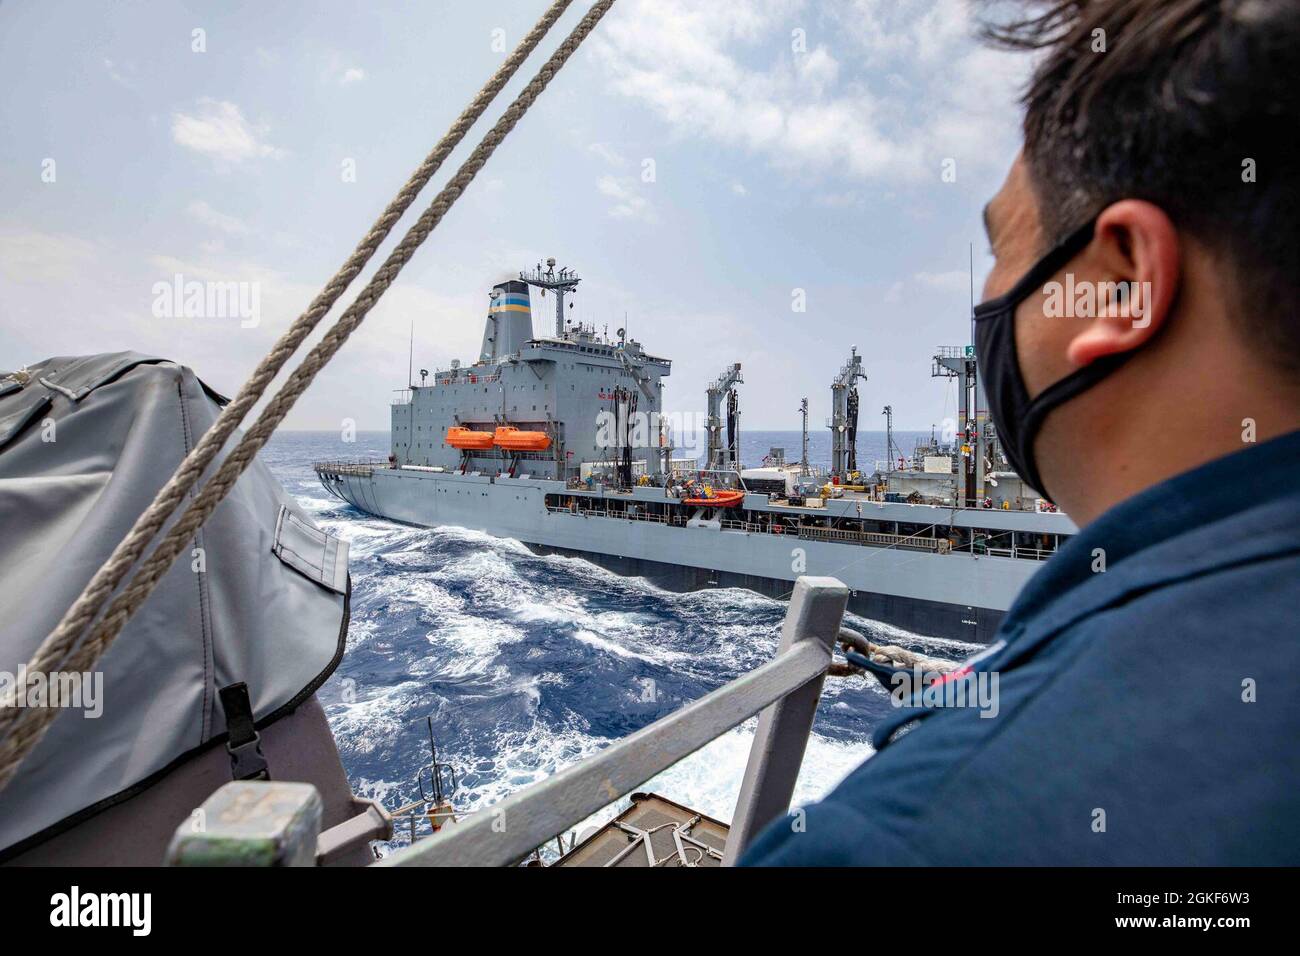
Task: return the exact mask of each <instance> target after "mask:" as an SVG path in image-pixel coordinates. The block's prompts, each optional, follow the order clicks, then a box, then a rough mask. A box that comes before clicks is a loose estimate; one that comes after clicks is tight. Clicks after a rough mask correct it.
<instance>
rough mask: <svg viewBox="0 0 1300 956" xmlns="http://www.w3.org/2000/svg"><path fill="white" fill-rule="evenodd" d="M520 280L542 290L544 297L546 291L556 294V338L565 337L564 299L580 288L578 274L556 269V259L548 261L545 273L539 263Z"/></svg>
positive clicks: (520, 276) (570, 270)
mask: <svg viewBox="0 0 1300 956" xmlns="http://www.w3.org/2000/svg"><path fill="white" fill-rule="evenodd" d="M519 278H520V279H521V280H522V281H524V282H527V283H528V284H529V285H533V286H537V288H539V289H541V290H542V295H546V290H547V289H550V290H551V291H553V292H554V293H555V337H556V338H557V339H559V338H563V337H564V297H565V295H566V294H568V293H570V292H573V291H574V290H575V289H577V288H578V283H579V282H581V281H582V280H581V279H579V278H578V274H577V273H576V272H574V271H573V270H572V269H569V268H561V269H558V270H557V269H556V268H555V257H554V256H552V257H551V258H549V259H547V260H546V269H545V271H543V269H542V264H541V263H540V262H539V263H538V264H537V268H535V269H534V270H533V271H532V272H521V273H519Z"/></svg>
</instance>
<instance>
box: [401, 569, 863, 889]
mask: <svg viewBox="0 0 1300 956" xmlns="http://www.w3.org/2000/svg"><path fill="white" fill-rule="evenodd" d="M848 595H849V592H848V588H846V587H845V586H844V585H843V584H841V583H840V582H839V581H837V580H835V579H834V578H814V577H805V578H800V579H799V580H798V581H797V582H796V583H795V589H794V593H793V594H792V595H791V600H790V607H789V610H788V611H787V612H786V616H785V623H784V624H783V626H782V630H781V643H780V646H779V647H778V649H777V654H776V657H775V658H774V659H773V660H771V661H769V662H768V663H766V664H764V665H762V666H761V667H758V668H757V669H755V670H753V671H750V672H749V673H748V674H745V675H744V676H742V677H738V678H737V679H736V680H734V681H732V682H731V683H729V684H727V685H725V686H723V687H720V688H718V689H717V690H715V691H713V692H712V693H711V694H707V695H706V696H704V697H701V698H700V699H699V700H697V701H694V702H692V703H690V704H687V705H686V706H685V707H683V708H682V709H681V710H678V711H676V712H674V713H672V714H669V715H668V716H667V717H664V718H662V719H660V720H657V721H655V722H654V723H653V724H651V725H650V726H648V727H644V728H642V729H641V730H638V731H637V732H636V733H634V734H632V735H630V736H628V737H624V738H623V739H622V740H620V741H618V742H617V743H615V744H613V745H611V746H609V747H607V748H606V749H605V750H602V751H601V752H600V753H598V754H596V755H595V756H593V757H589V758H587V759H586V760H583V761H581V762H580V763H577V764H575V765H573V766H572V767H568V768H566V769H564V770H561V771H560V772H559V773H557V774H555V775H554V776H552V777H548V778H547V779H546V780H543V781H541V782H539V783H536V784H534V785H532V786H531V787H528V788H527V789H525V790H521V791H519V792H518V793H514V794H511V795H510V796H509V797H507V798H506V799H504V800H502V801H501V802H499V803H497V804H494V805H493V806H491V807H489V808H487V809H485V810H483V811H480V812H478V813H475V814H473V815H472V816H470V817H469V818H468V819H467V820H465V821H464V822H462V823H457V824H456V825H455V826H452V827H448V828H447V829H445V830H444V831H443V832H441V833H439V834H438V835H436V836H432V837H429V838H428V839H426V840H422V841H420V842H419V843H416V844H415V845H414V846H411V847H407V848H405V849H402V850H399V851H397V852H396V853H394V854H393V855H392V856H389V857H387V858H385V859H384V860H382V861H381V862H380V863H379V864H376V865H380V866H508V865H510V864H513V863H516V862H518V861H519V860H522V859H524V858H525V857H526V856H527V855H528V854H530V853H531V852H532V851H533V850H534V849H536V848H537V847H539V846H541V845H543V844H545V843H548V842H550V841H551V840H553V839H554V838H555V836H556V835H557V834H560V833H563V832H565V831H566V830H568V829H569V828H570V827H572V826H574V825H576V824H578V823H580V822H581V821H583V820H585V819H586V818H587V817H589V816H591V814H593V813H595V812H596V811H598V810H600V809H602V808H604V807H606V806H608V805H609V804H611V803H613V802H614V801H615V800H617V799H618V798H619V797H622V796H624V795H625V794H628V793H630V792H631V791H632V790H634V789H635V788H636V787H638V786H640V785H641V784H642V783H644V782H645V781H646V780H648V779H650V778H651V777H653V776H655V775H656V774H658V773H661V772H662V771H664V770H667V769H668V768H669V767H671V766H672V765H673V764H675V763H677V762H678V761H679V760H682V759H683V758H685V757H688V756H690V755H691V754H692V753H694V752H695V751H697V750H699V749H700V748H701V747H703V746H704V745H706V744H708V743H709V742H711V741H713V740H715V739H716V738H718V737H720V736H721V735H722V734H724V733H726V732H727V731H728V730H730V729H731V728H733V727H735V726H737V725H738V724H740V723H742V722H744V721H745V720H747V719H748V718H750V717H752V716H753V715H754V714H756V713H759V712H760V711H762V716H761V717H760V718H759V721H758V730H757V732H756V733H755V735H754V742H753V745H752V747H751V749H750V754H749V763H748V765H747V766H746V768H745V776H744V780H743V782H742V783H741V788H740V798H739V799H738V801H737V803H736V812H735V815H734V816H733V818H732V822H731V831H730V834H729V836H728V838H727V849H726V854H725V861H724V862H725V863H726V864H732V863H734V862H735V861H736V860H737V859H738V858H739V856H740V854H741V853H742V852H743V851H744V848H745V847H746V846H747V845H748V844H749V843H750V841H751V840H752V839H753V837H754V836H755V835H756V834H757V833H758V831H759V830H760V829H761V828H762V827H764V826H766V825H767V824H768V823H769V822H771V821H772V820H773V819H775V818H776V817H777V816H780V815H781V814H782V813H785V812H786V810H787V809H788V808H789V806H790V798H791V797H792V796H793V794H794V784H795V779H796V778H797V777H798V775H799V767H800V766H801V765H802V763H803V755H804V749H805V748H806V747H807V744H808V735H809V733H810V732H811V730H812V720H813V714H814V712H815V710H816V708H817V700H818V698H819V697H820V696H821V688H822V681H823V680H824V678H825V676H826V669H827V667H828V666H829V665H830V662H831V649H832V646H833V644H834V641H835V637H836V635H837V634H838V633H839V628H840V619H841V618H842V617H843V615H844V607H845V604H846V603H847V601H848Z"/></svg>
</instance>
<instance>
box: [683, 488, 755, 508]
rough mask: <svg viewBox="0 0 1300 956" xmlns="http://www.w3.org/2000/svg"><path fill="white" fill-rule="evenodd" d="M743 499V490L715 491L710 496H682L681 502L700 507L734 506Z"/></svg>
mask: <svg viewBox="0 0 1300 956" xmlns="http://www.w3.org/2000/svg"><path fill="white" fill-rule="evenodd" d="M744 500H745V493H744V492H743V491H715V492H714V493H713V497H712V498H683V499H682V504H684V505H696V506H698V507H701V508H734V507H736V505H738V504H740V503H741V502H742V501H744Z"/></svg>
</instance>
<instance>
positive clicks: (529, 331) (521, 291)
mask: <svg viewBox="0 0 1300 956" xmlns="http://www.w3.org/2000/svg"><path fill="white" fill-rule="evenodd" d="M532 337H533V310H532V305H531V303H530V301H529V297H528V283H527V282H521V281H519V280H518V279H507V280H505V281H503V282H498V283H497V284H496V285H494V286H493V287H492V292H491V298H490V300H489V304H488V314H487V323H486V325H485V326H484V329H483V349H482V351H481V352H480V353H479V361H480V362H498V361H500V360H501V359H503V358H505V357H506V356H508V355H514V354H515V353H516V352H518V351H519V350H520V349H521V348H523V345H524V343H525V342H527V341H528V340H529V339H531V338H532Z"/></svg>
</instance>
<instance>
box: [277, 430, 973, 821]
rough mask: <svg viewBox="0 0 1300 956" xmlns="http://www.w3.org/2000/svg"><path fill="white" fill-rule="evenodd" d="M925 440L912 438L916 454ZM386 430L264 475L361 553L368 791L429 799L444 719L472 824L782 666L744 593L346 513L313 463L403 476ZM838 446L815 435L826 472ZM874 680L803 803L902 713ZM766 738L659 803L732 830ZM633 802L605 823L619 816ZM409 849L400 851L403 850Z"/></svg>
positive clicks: (808, 774) (349, 760) (296, 456)
mask: <svg viewBox="0 0 1300 956" xmlns="http://www.w3.org/2000/svg"><path fill="white" fill-rule="evenodd" d="M918 437H920V435H919V433H910V432H902V433H895V439H896V441H897V442H898V443H899V444H900V445H901V446H902V447H903V448H904V450H905V451H906V452H910V450H911V448H912V445H913V443H914V441H915V439H916V438H918ZM884 445H885V436H884V433H883V432H880V433H876V432H862V433H860V435H859V459H860V461H861V462H862V463H863V464H864V465H869V464H870V463H871V462H872V461H874V460H875V459H877V458H884V457H885V454H884ZM771 446H784V447H785V449H786V455H787V457H788V458H789V459H791V460H796V459H798V457H799V434H798V433H797V432H749V433H742V458H743V459H744V460H745V462H746V463H747V464H758V463H759V462H760V460H761V459H762V457H763V456H764V455H766V454H767V452H768V449H769V448H770V447H771ZM388 451H389V447H388V434H387V433H386V432H369V433H367V432H363V433H360V434H359V435H357V436H356V440H355V441H353V442H345V441H343V440H342V439H341V437H340V435H339V434H338V433H336V432H286V433H280V434H277V435H276V436H275V437H274V438H273V439H272V441H271V442H270V443H269V444H268V446H267V447H266V449H265V450H264V451H263V453H262V459H263V460H264V461H265V462H266V463H267V465H269V466H270V468H271V470H272V471H273V472H274V473H275V475H276V477H277V478H279V480H280V481H281V482H283V483H284V485H285V487H286V488H287V489H288V490H289V492H290V493H291V494H293V495H295V496H296V497H297V499H298V500H299V501H300V502H301V503H302V504H303V506H304V507H305V508H307V509H308V510H309V511H310V512H311V513H312V514H313V515H314V516H315V518H316V520H317V522H318V523H319V524H320V525H321V526H322V527H324V528H325V529H326V530H328V531H330V532H331V533H333V534H336V535H339V536H340V537H342V538H345V539H346V540H348V541H349V542H350V543H351V569H352V624H351V629H350V635H349V637H348V642H347V652H346V654H345V655H344V658H343V661H342V663H341V665H340V666H339V668H338V670H337V671H336V672H335V674H334V676H333V677H331V678H330V680H329V681H328V682H327V683H326V685H325V686H324V687H323V688H322V689H321V692H320V698H321V701H322V703H323V704H324V706H325V709H326V712H327V714H328V715H329V720H330V724H331V726H332V727H333V730H334V733H335V736H336V738H337V740H338V742H339V747H340V750H341V752H342V756H343V764H344V767H345V768H346V769H347V772H348V776H349V778H350V779H351V782H352V785H353V788H354V789H355V790H356V791H358V792H359V793H362V794H365V795H367V796H371V797H376V798H379V799H381V800H382V801H383V802H384V803H385V805H387V806H388V807H389V808H395V807H398V806H400V805H403V804H406V803H408V802H411V801H413V800H415V799H417V798H418V797H419V789H418V786H417V784H416V775H417V772H418V771H419V770H420V768H421V767H422V766H423V765H425V764H426V763H427V762H428V759H429V743H428V736H427V731H426V726H425V718H426V717H432V718H433V732H434V736H435V739H436V740H437V743H438V747H439V756H440V757H441V758H442V759H445V760H447V761H449V762H450V763H452V764H453V765H454V766H455V767H456V770H457V774H458V778H459V788H458V790H457V792H456V794H455V798H454V802H455V805H456V807H457V809H458V810H460V811H462V812H470V811H474V810H480V809H483V808H485V807H488V806H490V805H491V804H493V803H495V802H496V801H498V800H500V799H502V798H503V797H505V796H507V795H508V794H510V793H511V792H513V791H515V790H517V789H519V788H521V787H525V786H527V785H528V784H530V783H534V782H536V781H538V780H541V779H543V778H545V777H547V776H549V775H550V774H553V773H555V772H556V771H557V770H560V769H561V768H563V767H565V766H567V765H568V764H571V763H573V762H574V761H576V760H580V759H582V758H583V757H585V756H587V755H589V754H592V753H594V752H596V751H598V750H600V749H601V748H603V747H606V746H608V745H609V744H610V743H611V742H613V741H615V740H617V739H619V738H620V737H623V736H625V735H627V734H629V733H631V732H633V731H635V730H637V729H638V728H640V727H643V726H645V725H646V724H648V723H650V722H652V721H654V720H656V719H658V718H660V717H663V716H664V715H666V714H668V713H671V712H672V711H674V710H676V709H677V708H679V707H681V706H682V705H683V704H685V703H686V702H688V701H691V700H694V699H696V698H698V697H700V696H702V695H704V694H706V693H708V692H709V691H711V690H713V689H715V688H717V687H719V686H721V685H722V684H724V683H726V682H727V681H729V680H732V679H733V678H735V677H737V676H739V675H741V674H743V673H744V672H746V671H748V670H750V669H752V668H754V667H755V666H757V665H758V664H760V663H762V662H764V661H766V660H768V659H770V658H771V656H772V654H773V652H774V651H775V649H776V644H777V638H778V635H779V631H780V626H781V619H782V615H783V614H784V610H785V606H784V605H783V604H782V603H781V602H779V601H776V600H773V599H770V598H766V597H761V596H759V595H757V594H754V593H752V592H749V591H744V590H739V589H714V590H708V591H699V592H694V593H690V594H676V593H672V592H668V591H664V590H661V589H660V588H657V587H655V586H653V585H651V584H650V583H648V582H647V581H646V580H644V579H641V578H625V577H620V576H618V575H615V574H612V573H610V572H608V571H605V570H603V569H601V568H598V567H596V566H595V565H593V564H590V563H588V562H586V561H583V560H581V559H578V558H566V557H557V556H547V557H540V556H538V555H535V554H533V553H532V552H530V551H529V550H528V549H527V548H526V547H524V546H523V545H522V544H520V543H519V542H517V541H512V540H509V539H500V538H493V537H491V536H489V535H485V534H479V533H477V532H472V531H466V530H464V529H458V528H449V527H443V528H415V527H411V526H408V525H402V524H398V523H396V522H390V521H385V520H381V519H378V518H374V517H371V516H369V515H365V514H362V513H361V512H359V511H357V510H356V509H354V508H352V507H351V506H350V505H348V504H346V503H344V502H341V501H339V500H337V499H335V498H333V497H331V496H329V495H328V494H327V493H326V492H325V491H324V489H322V488H321V486H320V485H319V484H318V483H317V481H316V478H315V475H314V474H313V472H312V470H311V462H312V461H313V460H317V459H322V458H371V457H372V458H384V457H386V456H387V455H388ZM829 456H830V448H829V435H828V434H814V435H813V436H811V450H810V456H809V457H810V461H812V463H814V464H819V463H820V464H827V463H828V459H829ZM849 623H850V624H851V626H854V627H857V628H859V629H861V630H863V631H866V632H868V633H869V634H873V635H876V636H878V637H881V638H887V639H888V640H889V641H890V642H892V643H900V644H903V645H904V646H908V647H912V648H915V649H921V650H924V651H926V652H927V653H929V654H931V655H933V656H938V657H948V658H951V659H956V658H960V657H963V656H966V655H968V654H969V653H972V652H973V651H975V650H977V648H976V647H975V646H974V645H970V644H962V643H958V642H954V641H943V640H937V639H931V638H921V637H918V636H916V635H911V634H908V633H907V632H905V631H900V630H898V629H897V628H892V627H888V626H886V625H882V624H877V623H874V622H871V621H866V620H862V619H859V618H850V620H849ZM889 709H890V703H889V699H888V697H887V695H886V694H885V692H884V690H883V689H882V688H880V687H879V686H878V685H876V684H875V682H874V680H873V681H872V682H871V683H870V684H869V683H867V681H866V680H864V679H863V678H860V677H855V678H831V679H829V680H828V681H827V684H826V690H825V692H824V694H823V696H822V700H821V704H820V706H819V708H818V711H817V720H816V725H815V727H814V735H813V738H812V740H811V741H810V744H809V748H808V753H807V756H806V757H805V760H804V765H803V771H802V773H801V774H800V777H799V784H798V788H797V792H796V796H795V798H796V802H800V803H806V802H808V801H811V800H814V799H816V798H817V797H819V796H820V795H822V794H824V793H825V792H826V791H827V790H829V789H830V788H831V787H833V786H834V785H835V783H836V782H838V781H839V780H840V779H841V778H843V777H844V775H845V774H847V773H848V772H849V771H850V770H852V769H853V768H854V767H856V766H857V765H858V764H859V763H861V762H862V761H863V760H864V759H866V758H867V757H868V756H869V755H870V754H871V752H872V750H871V745H870V743H869V735H870V732H871V729H872V727H873V726H874V725H875V724H876V722H877V721H879V720H880V719H881V717H882V716H883V715H885V714H887V713H888V712H889ZM754 723H755V721H753V720H751V721H749V722H748V723H746V724H744V725H742V726H741V727H739V728H738V729H736V730H734V731H732V732H731V733H729V734H727V735H725V736H724V737H722V738H720V739H718V740H717V741H715V742H714V743H713V744H712V745H710V746H708V747H706V748H705V749H704V750H702V751H699V752H697V753H696V754H694V755H693V756H691V757H689V758H687V759H686V760H684V761H682V762H681V763H679V764H677V765H676V766H674V767H672V768H671V769H669V770H668V771H666V772H664V773H663V774H661V775H660V776H659V777H657V778H655V779H654V780H652V781H649V782H648V783H647V784H646V786H645V787H643V788H641V789H646V790H653V791H656V792H658V793H661V794H663V795H664V796H667V797H670V798H672V799H674V800H677V801H678V802H681V803H685V804H687V805H689V806H691V807H694V808H696V809H698V810H700V811H702V812H704V813H706V814H709V815H711V816H714V817H717V818H719V819H722V820H724V821H726V820H730V819H731V815H732V811H733V809H734V804H735V799H736V794H737V792H738V791H739V787H740V779H741V775H742V772H743V770H744V766H745V760H746V758H747V756H748V750H749V742H750V739H751V738H752V735H753V728H754ZM625 805H626V804H625V803H620V804H616V805H614V806H613V807H611V808H608V809H607V810H606V811H604V812H603V813H602V814H599V815H598V816H597V817H596V818H593V820H592V821H589V822H596V821H597V820H598V819H605V818H608V817H610V816H612V815H613V814H614V813H615V812H616V810H617V809H620V808H621V807H622V806H625ZM400 842H401V841H398V843H400Z"/></svg>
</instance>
